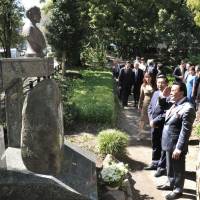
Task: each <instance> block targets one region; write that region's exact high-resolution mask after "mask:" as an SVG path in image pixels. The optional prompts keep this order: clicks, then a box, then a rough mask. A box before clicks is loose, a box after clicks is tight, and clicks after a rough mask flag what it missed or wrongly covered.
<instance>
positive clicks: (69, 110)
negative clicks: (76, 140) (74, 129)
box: [54, 74, 78, 130]
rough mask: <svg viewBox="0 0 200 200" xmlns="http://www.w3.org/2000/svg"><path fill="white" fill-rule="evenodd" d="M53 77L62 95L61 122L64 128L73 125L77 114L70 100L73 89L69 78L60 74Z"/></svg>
mask: <svg viewBox="0 0 200 200" xmlns="http://www.w3.org/2000/svg"><path fill="white" fill-rule="evenodd" d="M54 78H55V80H56V81H57V82H58V84H59V88H60V91H61V95H62V103H63V123H64V128H65V130H66V129H67V128H68V127H70V126H72V125H73V123H74V121H75V119H76V118H77V115H78V111H77V109H76V106H75V104H74V103H73V102H71V101H70V98H71V97H72V94H73V90H74V85H73V80H72V79H71V78H66V77H62V75H60V74H57V75H56V76H55V77H54Z"/></svg>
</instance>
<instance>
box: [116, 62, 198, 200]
mask: <svg viewBox="0 0 200 200" xmlns="http://www.w3.org/2000/svg"><path fill="white" fill-rule="evenodd" d="M144 66H145V67H144ZM132 67H133V68H132ZM132 67H131V63H130V62H126V64H125V66H123V67H122V68H121V69H120V70H119V74H118V87H119V97H120V99H121V101H122V106H123V107H126V106H128V104H127V102H128V96H129V95H130V94H131V92H133V96H134V106H136V107H137V108H138V109H140V110H141V112H140V113H141V117H140V120H139V129H138V130H139V133H138V135H137V139H138V140H140V139H142V137H143V136H144V133H143V131H142V130H143V128H144V125H145V124H149V126H150V127H151V141H152V162H151V163H150V165H149V166H147V167H145V168H144V169H145V170H156V173H155V177H159V176H162V175H164V174H167V178H168V179H167V181H166V183H165V184H164V185H159V186H157V189H159V190H171V192H170V193H169V194H167V195H166V197H165V198H166V199H168V200H171V199H177V198H179V197H181V196H182V193H183V186H184V180H185V175H184V174H185V157H186V154H187V151H188V142H189V137H190V134H191V131H192V125H193V122H194V120H195V117H196V111H195V109H196V107H197V106H196V99H198V94H199V79H200V78H199V77H200V75H199V74H200V72H199V71H200V68H199V66H193V65H192V64H189V63H185V62H184V61H181V63H180V65H179V66H178V67H177V68H175V70H174V72H173V76H174V78H175V82H174V83H173V84H172V86H171V87H169V86H168V79H167V76H166V74H165V73H164V72H163V71H162V65H161V64H160V63H159V64H157V66H156V65H155V64H154V62H149V63H148V64H147V65H144V64H143V63H142V64H141V62H140V61H138V59H136V60H135V62H134V64H133V65H132ZM114 75H115V73H114Z"/></svg>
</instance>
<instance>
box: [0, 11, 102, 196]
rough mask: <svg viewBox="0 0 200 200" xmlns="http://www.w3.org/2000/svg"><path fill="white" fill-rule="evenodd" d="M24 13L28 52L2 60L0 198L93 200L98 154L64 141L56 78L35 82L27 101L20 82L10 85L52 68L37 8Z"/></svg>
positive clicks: (43, 75)
mask: <svg viewBox="0 0 200 200" xmlns="http://www.w3.org/2000/svg"><path fill="white" fill-rule="evenodd" d="M27 17H28V18H29V19H30V24H31V25H30V26H27V27H29V28H28V29H26V30H28V32H26V33H27V35H26V36H27V40H28V45H29V47H28V50H27V52H26V56H27V57H26V58H18V59H2V60H0V92H2V91H6V95H7V97H6V98H7V103H6V117H7V119H6V123H7V126H8V127H10V128H9V129H8V148H7V149H5V148H4V146H5V145H2V144H1V147H2V148H1V149H0V155H1V162H0V177H1V179H0V199H9V200H25V199H27V198H28V199H29V200H40V199H41V195H42V199H43V200H49V199H53V200H61V199H70V200H97V199H98V196H97V180H96V179H97V177H96V163H95V160H96V157H95V156H94V155H93V154H92V153H90V152H87V151H83V150H82V149H80V148H78V147H76V146H74V145H72V144H70V143H68V142H67V141H64V136H63V121H62V103H61V98H60V92H59V89H58V86H57V84H56V82H55V81H54V80H52V79H49V78H46V79H44V80H42V81H40V82H38V83H37V85H36V86H35V87H34V88H32V89H31V90H30V91H29V93H28V94H27V96H26V98H25V101H23V100H24V98H23V95H22V84H17V87H14V86H16V82H20V80H21V79H22V78H28V77H50V76H51V75H52V74H53V71H54V68H53V62H52V61H53V59H52V58H43V56H44V54H45V53H44V49H45V47H46V43H45V40H44V36H43V34H42V33H41V31H40V30H39V29H38V27H37V26H36V23H38V22H39V21H40V18H41V16H40V10H39V8H37V7H33V8H30V9H29V10H28V11H27ZM38 37H39V39H38ZM35 40H37V41H35ZM38 41H39V42H38ZM22 104H23V112H22V113H23V115H21V111H22V106H21V105H22ZM14 113H15V114H14ZM13 114H14V115H13ZM13 122H14V123H13ZM21 124H22V128H21ZM2 131H3V129H1V131H0V133H1V134H0V135H2V136H4V134H2ZM20 131H21V137H20ZM0 142H1V143H2V142H4V138H2V137H0ZM20 142H21V148H19V144H20ZM4 149H5V151H4ZM83 171H84V173H83Z"/></svg>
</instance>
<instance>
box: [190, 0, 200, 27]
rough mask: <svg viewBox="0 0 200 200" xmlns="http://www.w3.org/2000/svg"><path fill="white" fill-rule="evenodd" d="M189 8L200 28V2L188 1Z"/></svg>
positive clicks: (196, 0)
mask: <svg viewBox="0 0 200 200" xmlns="http://www.w3.org/2000/svg"><path fill="white" fill-rule="evenodd" d="M187 6H188V7H189V8H190V9H191V10H192V11H193V13H194V20H195V22H196V24H197V25H198V26H200V1H199V0H187Z"/></svg>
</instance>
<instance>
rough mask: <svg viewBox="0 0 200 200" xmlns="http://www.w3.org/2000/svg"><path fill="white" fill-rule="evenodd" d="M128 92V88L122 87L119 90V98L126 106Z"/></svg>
mask: <svg viewBox="0 0 200 200" xmlns="http://www.w3.org/2000/svg"><path fill="white" fill-rule="evenodd" d="M129 94H130V88H122V91H121V100H122V105H123V106H127V105H128V96H129Z"/></svg>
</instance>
